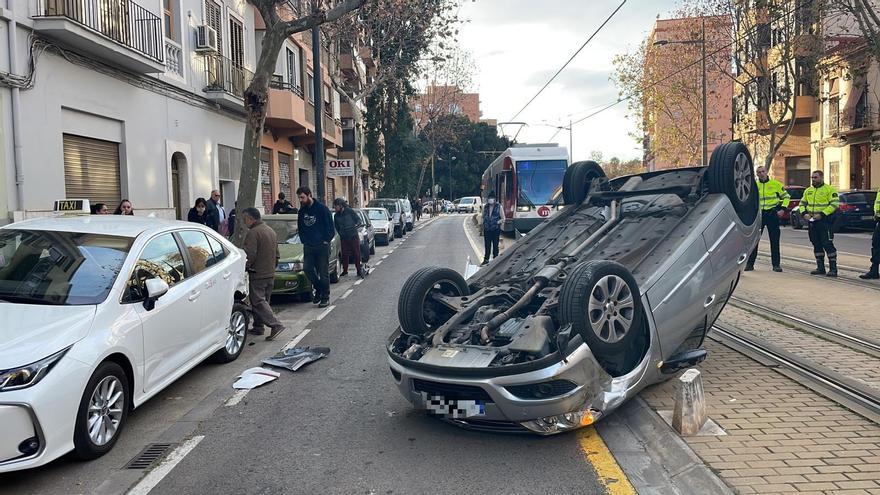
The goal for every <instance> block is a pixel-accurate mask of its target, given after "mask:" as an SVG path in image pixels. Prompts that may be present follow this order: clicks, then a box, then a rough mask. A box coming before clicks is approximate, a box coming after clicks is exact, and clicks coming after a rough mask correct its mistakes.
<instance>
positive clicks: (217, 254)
mask: <svg viewBox="0 0 880 495" xmlns="http://www.w3.org/2000/svg"><path fill="white" fill-rule="evenodd" d="M208 244H209V245H210V246H211V252H212V253H213V254H214V263H220V262H221V261H223V260H224V259H226V257H227V256H228V255H229V253H228V252H227V251H226V248H225V247H223V244H221V243H220V241H218V240H217V239H215V238H213V237H211V236H210V235H209V236H208Z"/></svg>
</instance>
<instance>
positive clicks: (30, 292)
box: [0, 229, 132, 306]
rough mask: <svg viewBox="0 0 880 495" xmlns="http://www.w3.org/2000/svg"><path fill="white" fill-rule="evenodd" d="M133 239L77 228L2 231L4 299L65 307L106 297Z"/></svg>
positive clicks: (0, 276)
mask: <svg viewBox="0 0 880 495" xmlns="http://www.w3.org/2000/svg"><path fill="white" fill-rule="evenodd" d="M131 243H132V239H131V238H128V237H118V236H109V235H100V234H84V233H78V232H50V231H36V230H35V231H31V230H18V229H9V230H0V300H4V301H8V302H14V303H25V304H53V305H63V306H75V305H87V304H99V303H101V302H103V301H104V299H106V298H107V294H109V293H110V289H111V288H112V287H113V282H115V281H116V276H117V275H119V271H120V270H121V269H122V264H123V263H124V262H125V257H126V256H128V252H129V250H130V249H131Z"/></svg>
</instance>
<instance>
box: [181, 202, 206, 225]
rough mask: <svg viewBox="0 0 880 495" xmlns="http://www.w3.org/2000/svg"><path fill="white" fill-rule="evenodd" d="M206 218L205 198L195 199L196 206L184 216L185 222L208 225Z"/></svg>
mask: <svg viewBox="0 0 880 495" xmlns="http://www.w3.org/2000/svg"><path fill="white" fill-rule="evenodd" d="M208 218H209V215H208V202H207V201H206V200H205V198H198V199H196V204H195V205H194V206H193V207H192V208H190V209H189V213H188V214H187V215H186V220H187V221H188V222H194V223H200V224H202V225H208Z"/></svg>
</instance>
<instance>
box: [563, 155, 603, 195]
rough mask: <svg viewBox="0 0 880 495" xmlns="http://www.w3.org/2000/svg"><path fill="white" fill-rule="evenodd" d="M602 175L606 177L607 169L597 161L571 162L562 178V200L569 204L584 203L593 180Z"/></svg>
mask: <svg viewBox="0 0 880 495" xmlns="http://www.w3.org/2000/svg"><path fill="white" fill-rule="evenodd" d="M602 177H605V171H604V170H602V167H601V166H599V164H598V163H596V162H593V161H589V160H588V161H584V162H577V163H573V164H571V166H570V167H568V168H567V169H565V176H564V177H563V179H562V201H563V202H564V203H565V204H567V205H579V204H581V203H583V202H584V199H585V198H586V197H587V193H589V192H590V186H591V185H592V183H593V181H594V180H595V179H601V178H602Z"/></svg>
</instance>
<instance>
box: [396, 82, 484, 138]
mask: <svg viewBox="0 0 880 495" xmlns="http://www.w3.org/2000/svg"><path fill="white" fill-rule="evenodd" d="M411 108H412V116H413V121H414V122H415V123H416V127H417V128H422V127H424V126H425V125H426V124H427V123H428V120H430V119H432V118H436V117H439V116H441V115H462V116H464V117H467V118H468V120H470V121H471V122H474V123H477V122H480V121H481V120H480V117H481V116H482V112H480V94H479V93H465V92H464V91H462V90H461V88H459V87H458V86H439V85H433V84H431V85H428V86H427V87H426V88H425V92H424V93H419V94H416V95H414V96H413V97H412V102H411Z"/></svg>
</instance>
